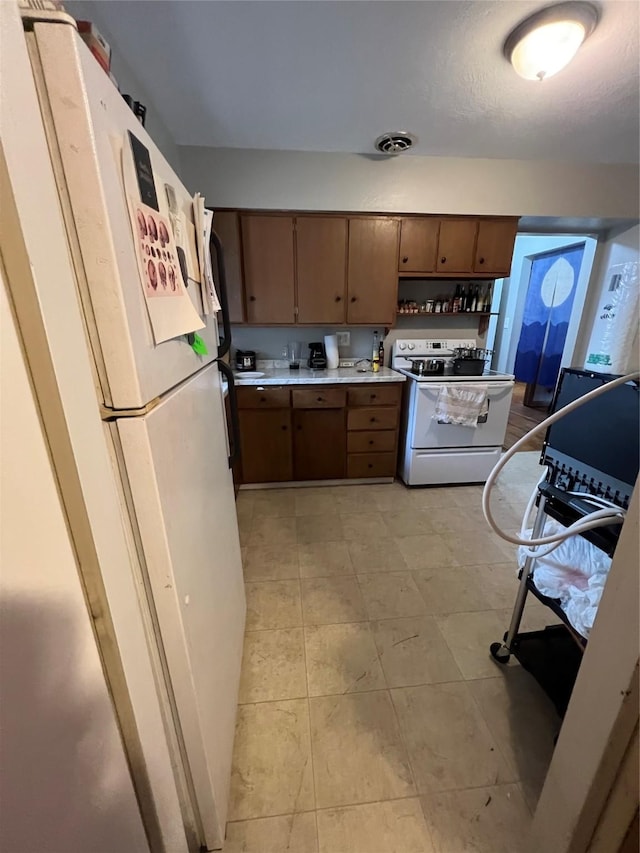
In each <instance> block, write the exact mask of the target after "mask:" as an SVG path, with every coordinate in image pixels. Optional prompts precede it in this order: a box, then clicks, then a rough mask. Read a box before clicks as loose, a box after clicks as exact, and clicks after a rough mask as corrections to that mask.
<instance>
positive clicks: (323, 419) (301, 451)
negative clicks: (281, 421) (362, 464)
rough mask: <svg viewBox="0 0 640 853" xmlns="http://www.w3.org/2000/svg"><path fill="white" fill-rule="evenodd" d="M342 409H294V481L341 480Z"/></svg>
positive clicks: (343, 453) (343, 459) (343, 446)
mask: <svg viewBox="0 0 640 853" xmlns="http://www.w3.org/2000/svg"><path fill="white" fill-rule="evenodd" d="M345 432H346V430H345V410H344V409H294V412H293V476H294V479H295V480H341V479H342V478H343V477H344V476H345V470H346V457H347V454H346V442H345Z"/></svg>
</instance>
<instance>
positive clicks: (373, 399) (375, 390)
mask: <svg viewBox="0 0 640 853" xmlns="http://www.w3.org/2000/svg"><path fill="white" fill-rule="evenodd" d="M401 393H402V389H401V387H400V385H379V386H374V387H372V386H371V385H361V386H360V387H358V388H349V405H350V406H393V405H394V404H395V403H399V402H400V395H401Z"/></svg>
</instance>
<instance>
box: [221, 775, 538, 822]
mask: <svg viewBox="0 0 640 853" xmlns="http://www.w3.org/2000/svg"><path fill="white" fill-rule="evenodd" d="M507 787H517V788H519V787H520V780H516V781H514V782H497V783H496V784H493V785H467V786H466V787H462V788H437V789H434V790H432V791H422V792H421V791H418V790H417V788H416V793H415V794H411V795H409V796H406V797H385V798H384V799H382V800H380V799H378V800H358V801H356V802H351V803H340V804H339V805H333V806H322V807H321V808H314V809H301V810H300V811H298V812H278V813H277V814H266V815H257V816H256V817H245V818H239V819H235V820H230V821H228V823H229V824H231V823H249V822H250V821H257V820H269V819H270V818H277V817H292V816H296V815H302V814H317V813H318V812H328V811H335V810H337V809H349V808H353V807H354V806H355V807H357V806H375V805H379V804H380V803H398V802H403V801H404V800H422V798H424V797H430V796H434V795H436V794H440V793H443V794H453V793H459V792H460V791H480V790H483V789H486V788H507ZM520 793H521V796H522V799H523V800H524V802H525V805H526V799H525V797H524V794H523V793H522V791H521V792H520ZM527 808H528V807H527Z"/></svg>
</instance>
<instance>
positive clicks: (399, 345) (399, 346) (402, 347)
mask: <svg viewBox="0 0 640 853" xmlns="http://www.w3.org/2000/svg"><path fill="white" fill-rule="evenodd" d="M406 348H407V345H406V344H398V349H406Z"/></svg>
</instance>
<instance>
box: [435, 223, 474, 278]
mask: <svg viewBox="0 0 640 853" xmlns="http://www.w3.org/2000/svg"><path fill="white" fill-rule="evenodd" d="M477 230H478V220H477V219H443V220H442V222H441V223H440V237H439V239H438V262H437V264H436V269H437V270H438V272H472V271H473V257H474V251H475V248H476V233H477Z"/></svg>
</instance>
